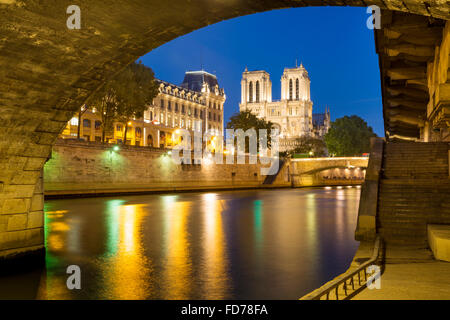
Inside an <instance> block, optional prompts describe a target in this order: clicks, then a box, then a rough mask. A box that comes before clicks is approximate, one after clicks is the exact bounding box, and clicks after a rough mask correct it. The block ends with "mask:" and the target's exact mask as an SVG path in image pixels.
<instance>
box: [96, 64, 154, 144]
mask: <svg viewBox="0 0 450 320" xmlns="http://www.w3.org/2000/svg"><path fill="white" fill-rule="evenodd" d="M157 94H158V84H157V82H156V81H155V77H154V73H153V71H152V69H150V68H148V67H146V66H144V65H143V64H142V63H140V62H139V63H132V64H130V65H129V66H127V67H126V68H125V69H124V70H123V71H122V72H120V73H119V74H118V75H117V76H116V77H114V78H113V79H112V80H110V81H109V82H108V83H106V84H105V85H104V86H103V87H102V88H101V89H100V90H98V91H97V92H96V93H95V94H94V95H93V96H92V98H91V99H90V104H91V105H95V106H96V107H97V109H98V111H99V112H101V115H102V130H103V137H102V140H103V141H105V136H106V132H107V131H108V130H110V129H111V128H112V125H113V124H114V122H120V123H122V124H124V127H125V132H124V143H125V144H126V141H127V132H128V123H129V122H130V121H131V120H132V119H136V118H142V117H143V115H144V111H145V110H147V107H148V104H150V103H151V102H152V100H153V98H154V97H156V95H157Z"/></svg>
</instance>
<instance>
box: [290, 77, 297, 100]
mask: <svg viewBox="0 0 450 320" xmlns="http://www.w3.org/2000/svg"><path fill="white" fill-rule="evenodd" d="M299 99H300V84H299V80H298V78H297V79H295V100H299ZM289 100H294V96H293V85H292V79H289Z"/></svg>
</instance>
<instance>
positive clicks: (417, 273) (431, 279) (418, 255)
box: [353, 246, 450, 300]
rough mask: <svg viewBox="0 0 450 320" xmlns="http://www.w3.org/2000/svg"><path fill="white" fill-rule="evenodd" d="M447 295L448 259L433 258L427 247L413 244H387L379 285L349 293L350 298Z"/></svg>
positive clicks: (449, 283) (434, 297)
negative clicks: (354, 294) (355, 293)
mask: <svg viewBox="0 0 450 320" xmlns="http://www.w3.org/2000/svg"><path fill="white" fill-rule="evenodd" d="M358 251H359V250H358ZM357 255H358V254H357ZM448 299H450V263H449V262H443V261H438V260H435V259H434V257H433V254H432V252H431V251H430V250H429V249H426V248H420V247H416V246H401V247H400V246H390V247H389V246H388V247H387V248H386V253H385V264H384V272H383V273H382V275H381V289H378V290H377V289H372V290H369V289H367V288H365V289H364V290H363V291H361V292H360V293H359V294H357V295H356V296H354V297H353V300H448Z"/></svg>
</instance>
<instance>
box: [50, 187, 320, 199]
mask: <svg viewBox="0 0 450 320" xmlns="http://www.w3.org/2000/svg"><path fill="white" fill-rule="evenodd" d="M318 187H319V186H318ZM283 188H291V185H290V184H284V185H283V184H279V185H264V184H240V185H231V186H230V185H216V184H200V185H187V186H186V185H184V186H183V185H179V184H174V185H171V184H170V183H164V184H163V183H162V184H159V185H155V184H153V185H135V184H132V185H130V184H123V185H114V186H111V185H104V184H99V185H97V186H96V185H93V184H90V185H86V186H84V187H83V186H80V185H59V186H58V185H55V184H52V185H49V186H48V189H46V190H45V199H60V198H78V197H80V198H81V197H83V198H85V197H103V196H118V195H139V194H142V195H145V194H165V193H187V192H214V191H237V190H255V189H262V190H265V189H283Z"/></svg>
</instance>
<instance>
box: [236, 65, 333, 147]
mask: <svg viewBox="0 0 450 320" xmlns="http://www.w3.org/2000/svg"><path fill="white" fill-rule="evenodd" d="M310 84H311V80H310V79H309V76H308V72H307V71H306V69H305V68H304V67H303V64H301V65H300V66H299V67H295V68H285V69H284V73H283V76H282V77H281V100H279V101H272V82H271V80H270V74H269V73H267V72H266V71H264V70H261V71H248V70H247V68H246V69H245V71H244V73H243V74H242V81H241V103H240V104H239V110H240V111H251V112H252V113H253V114H255V115H256V116H257V117H259V118H264V119H265V120H267V121H271V122H272V123H274V124H275V127H276V128H277V129H278V130H279V131H280V143H279V149H280V151H286V150H290V149H294V148H295V147H296V144H297V139H298V138H300V137H303V136H310V137H315V138H323V136H324V135H325V133H327V132H328V129H329V128H330V110H329V109H328V108H326V109H325V113H321V114H313V102H312V101H311V95H310Z"/></svg>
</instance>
